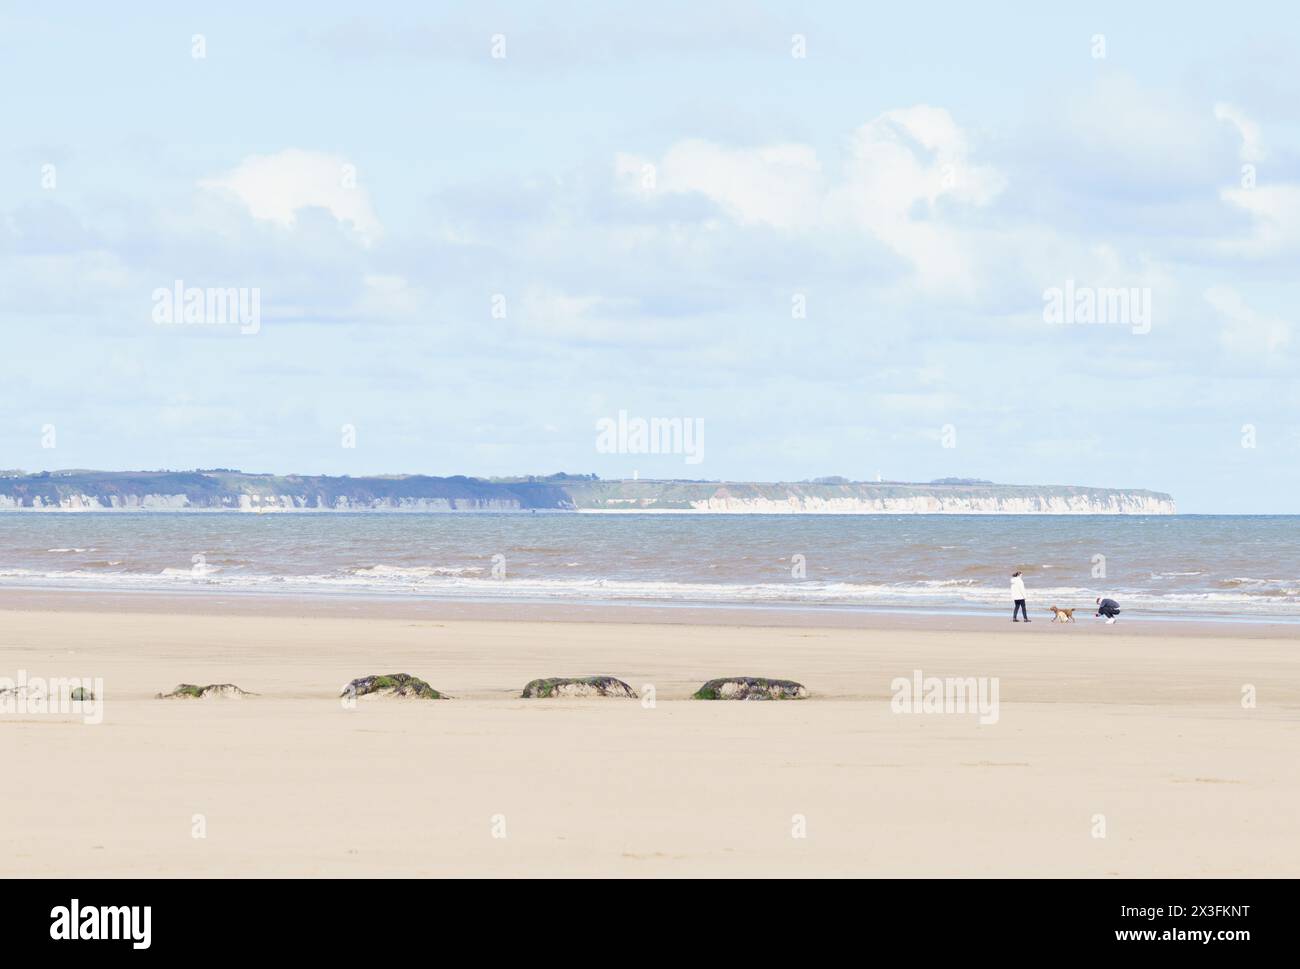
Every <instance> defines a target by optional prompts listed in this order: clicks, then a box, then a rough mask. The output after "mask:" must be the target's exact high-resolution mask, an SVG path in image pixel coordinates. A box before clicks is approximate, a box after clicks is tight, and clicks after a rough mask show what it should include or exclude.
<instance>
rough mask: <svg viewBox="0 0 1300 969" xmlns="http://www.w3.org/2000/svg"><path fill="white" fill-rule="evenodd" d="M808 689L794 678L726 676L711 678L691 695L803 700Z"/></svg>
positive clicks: (713, 697)
mask: <svg viewBox="0 0 1300 969" xmlns="http://www.w3.org/2000/svg"><path fill="white" fill-rule="evenodd" d="M807 696H808V690H807V689H806V688H805V687H804V685H803V684H802V683H796V682H795V681H794V680H770V679H768V678H767V677H765V676H724V677H722V678H720V679H716V680H709V682H707V683H705V684H704V685H703V686H702V687H700V688H699V689H698V690H696V691H695V693H694V694H693V695H692V696H691V699H692V700H802V699H804V698H805V697H807Z"/></svg>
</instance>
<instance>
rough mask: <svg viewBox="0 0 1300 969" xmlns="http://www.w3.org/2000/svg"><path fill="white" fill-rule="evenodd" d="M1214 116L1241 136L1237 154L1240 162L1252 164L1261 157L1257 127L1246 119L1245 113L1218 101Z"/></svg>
mask: <svg viewBox="0 0 1300 969" xmlns="http://www.w3.org/2000/svg"><path fill="white" fill-rule="evenodd" d="M1214 116H1215V117H1216V118H1218V119H1219V120H1220V121H1226V122H1227V123H1228V124H1230V125H1232V126H1233V127H1234V128H1236V129H1237V133H1238V134H1239V135H1241V149H1240V151H1239V153H1238V154H1239V155H1240V157H1241V160H1242V161H1244V162H1253V161H1258V160H1259V159H1260V158H1262V157H1263V151H1262V150H1261V148H1260V141H1259V125H1257V124H1256V123H1255V122H1254V121H1251V120H1250V119H1249V118H1248V117H1246V115H1245V112H1243V111H1241V110H1240V109H1239V108H1236V107H1233V106H1232V105H1231V104H1227V103H1225V102H1222V101H1220V102H1219V103H1218V104H1216V105H1215V106H1214Z"/></svg>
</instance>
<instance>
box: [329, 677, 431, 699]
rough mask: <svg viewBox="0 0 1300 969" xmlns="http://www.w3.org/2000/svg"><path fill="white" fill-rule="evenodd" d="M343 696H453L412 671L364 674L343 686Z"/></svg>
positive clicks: (420, 697) (418, 697)
mask: <svg viewBox="0 0 1300 969" xmlns="http://www.w3.org/2000/svg"><path fill="white" fill-rule="evenodd" d="M341 696H345V697H354V696H397V697H413V698H415V699H418V700H449V699H451V697H449V696H447V694H445V693H440V692H439V691H438V690H435V689H434V688H433V687H431V686H430V685H429V684H428V683H426V682H424V680H422V679H420V678H419V677H418V676H412V675H411V674H410V673H385V674H382V675H371V676H362V677H358V678H357V679H355V680H353V681H352V682H351V683H349V684H348V685H347V686H345V687H344V688H343V693H342V694H341Z"/></svg>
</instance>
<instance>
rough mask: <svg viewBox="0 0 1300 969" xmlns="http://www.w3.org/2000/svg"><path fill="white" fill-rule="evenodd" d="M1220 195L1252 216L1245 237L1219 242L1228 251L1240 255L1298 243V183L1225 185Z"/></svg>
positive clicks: (1252, 254) (1299, 242) (1299, 202)
mask: <svg viewBox="0 0 1300 969" xmlns="http://www.w3.org/2000/svg"><path fill="white" fill-rule="evenodd" d="M1219 194H1220V197H1221V198H1222V199H1223V200H1224V201H1226V202H1230V203H1232V204H1233V205H1236V206H1238V207H1239V208H1242V209H1245V210H1246V211H1247V212H1249V213H1250V215H1251V216H1252V217H1253V220H1254V225H1253V228H1254V231H1253V233H1252V234H1251V236H1250V237H1249V238H1248V239H1244V240H1240V239H1233V240H1228V241H1226V242H1224V243H1222V247H1223V248H1224V249H1226V250H1227V251H1229V252H1233V253H1237V254H1240V255H1244V256H1266V255H1269V254H1271V253H1274V252H1277V251H1278V250H1282V249H1286V248H1288V247H1290V246H1295V245H1297V244H1300V185H1294V184H1287V183H1282V184H1276V185H1256V186H1255V187H1254V188H1229V189H1224V190H1223V191H1222V192H1220V193H1219Z"/></svg>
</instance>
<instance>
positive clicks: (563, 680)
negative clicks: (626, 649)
mask: <svg viewBox="0 0 1300 969" xmlns="http://www.w3.org/2000/svg"><path fill="white" fill-rule="evenodd" d="M522 696H523V698H524V699H539V700H546V699H551V698H552V697H588V696H612V697H622V698H624V699H628V700H635V699H636V691H635V690H633V689H632V688H631V687H630V686H628V685H627V684H626V683H624V682H623V681H622V680H618V679H615V678H614V677H612V676H577V677H563V676H553V677H548V678H546V679H541V680H532V681H530V682H529V683H528V685H527V686H525V687H524V692H523V694H522Z"/></svg>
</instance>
